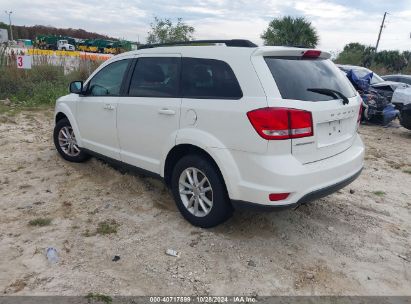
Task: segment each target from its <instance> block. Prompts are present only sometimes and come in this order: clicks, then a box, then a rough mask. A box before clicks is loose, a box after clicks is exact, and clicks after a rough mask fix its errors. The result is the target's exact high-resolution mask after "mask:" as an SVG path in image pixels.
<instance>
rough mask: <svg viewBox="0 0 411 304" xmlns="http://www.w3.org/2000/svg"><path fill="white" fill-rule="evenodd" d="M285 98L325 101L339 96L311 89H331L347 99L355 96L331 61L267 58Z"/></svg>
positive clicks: (346, 80)
mask: <svg viewBox="0 0 411 304" xmlns="http://www.w3.org/2000/svg"><path fill="white" fill-rule="evenodd" d="M264 59H265V61H266V62H267V65H268V68H269V69H270V71H271V74H272V75H273V77H274V79H275V82H276V83H277V86H278V89H279V90H280V93H281V96H282V98H284V99H296V100H306V101H325V100H332V99H336V97H332V96H328V95H323V94H320V93H315V92H310V91H308V90H307V89H331V90H335V91H338V92H340V93H342V94H344V95H345V96H346V97H348V98H349V97H353V96H355V90H354V88H353V87H352V86H351V84H350V83H349V81H348V79H347V77H345V76H344V74H343V73H341V71H340V70H339V69H338V68H337V67H336V66H335V64H334V63H332V62H331V60H328V59H301V58H297V57H286V58H284V57H281V58H280V57H264Z"/></svg>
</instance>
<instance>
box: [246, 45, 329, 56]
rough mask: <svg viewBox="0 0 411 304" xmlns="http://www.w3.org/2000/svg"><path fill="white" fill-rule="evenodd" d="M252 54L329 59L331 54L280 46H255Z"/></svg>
mask: <svg viewBox="0 0 411 304" xmlns="http://www.w3.org/2000/svg"><path fill="white" fill-rule="evenodd" d="M252 56H264V57H304V58H322V59H330V58H331V54H330V53H328V52H324V51H321V50H316V49H303V48H291V47H282V46H262V47H259V48H257V49H256V50H255V51H254V52H253V54H252Z"/></svg>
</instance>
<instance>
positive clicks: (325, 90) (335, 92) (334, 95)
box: [307, 88, 350, 105]
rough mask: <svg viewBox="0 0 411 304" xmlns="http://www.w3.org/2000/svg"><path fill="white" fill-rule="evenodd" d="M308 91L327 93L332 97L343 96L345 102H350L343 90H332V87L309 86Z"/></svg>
mask: <svg viewBox="0 0 411 304" xmlns="http://www.w3.org/2000/svg"><path fill="white" fill-rule="evenodd" d="M307 91H310V92H314V93H319V94H322V95H327V96H331V97H336V98H341V99H342V100H343V104H345V105H346V104H349V103H350V101H349V100H348V98H347V97H346V96H345V95H344V94H343V93H341V92H339V91H336V90H332V89H323V88H309V89H307Z"/></svg>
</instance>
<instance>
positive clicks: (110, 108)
mask: <svg viewBox="0 0 411 304" xmlns="http://www.w3.org/2000/svg"><path fill="white" fill-rule="evenodd" d="M104 109H106V110H114V109H115V107H114V106H113V105H112V104H109V103H106V104H105V105H104Z"/></svg>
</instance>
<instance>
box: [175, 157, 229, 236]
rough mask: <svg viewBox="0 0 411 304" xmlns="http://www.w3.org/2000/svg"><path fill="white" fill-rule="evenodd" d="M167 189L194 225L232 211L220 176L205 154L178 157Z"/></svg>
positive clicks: (221, 218) (213, 222) (212, 223)
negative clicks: (202, 155) (169, 187)
mask: <svg viewBox="0 0 411 304" xmlns="http://www.w3.org/2000/svg"><path fill="white" fill-rule="evenodd" d="M171 189H172V192H173V196H174V199H175V201H176V204H177V207H178V209H179V210H180V212H181V214H182V215H183V216H184V218H185V219H186V220H187V221H189V222H190V223H191V224H193V225H194V226H198V227H202V228H210V227H214V226H216V225H218V224H221V223H223V222H224V221H226V220H227V219H228V218H229V217H230V216H231V215H232V211H233V209H232V206H231V204H230V202H229V198H228V195H227V190H226V188H225V184H224V180H223V178H222V176H221V174H220V172H219V171H218V169H217V168H216V167H215V165H214V164H213V163H211V162H210V161H209V160H207V159H206V158H205V157H201V156H198V155H187V156H184V157H183V158H182V159H180V160H179V161H178V162H177V164H176V165H175V167H174V170H173V174H172V178H171Z"/></svg>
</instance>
